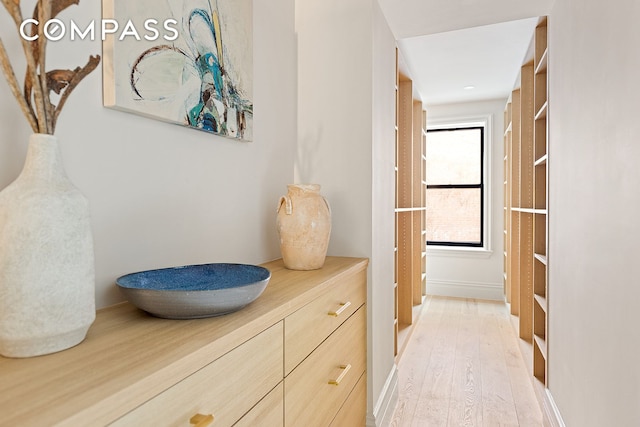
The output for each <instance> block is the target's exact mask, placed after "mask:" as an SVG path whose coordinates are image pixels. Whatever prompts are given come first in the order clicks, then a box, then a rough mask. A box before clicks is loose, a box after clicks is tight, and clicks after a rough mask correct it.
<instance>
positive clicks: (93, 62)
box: [52, 55, 100, 132]
mask: <svg viewBox="0 0 640 427" xmlns="http://www.w3.org/2000/svg"><path fill="white" fill-rule="evenodd" d="M98 64H100V55H96V56H90V57H89V61H88V62H87V64H86V65H85V66H84V67H82V68H80V67H78V68H76V69H75V70H73V77H72V78H71V79H70V80H69V81H68V86H67V88H66V89H65V91H64V93H63V94H62V96H61V97H60V102H58V106H57V107H56V110H55V115H54V117H53V129H52V132H53V131H54V130H55V127H56V123H57V121H58V116H59V115H60V112H61V111H62V108H63V107H64V104H65V103H66V102H67V99H68V98H69V95H71V92H73V90H74V89H75V88H76V86H78V84H79V83H80V82H81V81H82V80H83V79H84V78H85V77H87V76H88V75H89V74H90V73H91V72H92V71H93V70H95V69H96V68H97V67H98Z"/></svg>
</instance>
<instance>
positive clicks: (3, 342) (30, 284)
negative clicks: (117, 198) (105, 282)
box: [0, 134, 95, 357]
mask: <svg viewBox="0 0 640 427" xmlns="http://www.w3.org/2000/svg"><path fill="white" fill-rule="evenodd" d="M94 271H95V270H94V253H93V237H92V233H91V225H90V217H89V206H88V203H87V199H86V198H85V197H84V196H83V195H82V194H81V193H80V192H79V191H78V190H77V189H76V188H75V187H74V186H73V184H72V183H71V182H70V181H69V179H68V178H67V176H66V174H65V171H64V167H63V164H62V161H61V155H60V149H59V147H58V139H57V138H56V137H54V136H51V135H43V134H34V135H32V136H31V138H30V139H29V147H28V151H27V158H26V161H25V164H24V168H23V170H22V172H21V174H20V175H19V176H18V178H17V179H16V180H15V181H14V182H13V183H11V184H10V185H9V186H8V187H7V188H5V189H4V190H2V191H1V192H0V354H1V355H2V356H5V357H31V356H39V355H43V354H48V353H54V352H57V351H60V350H64V349H67V348H69V347H72V346H74V345H76V344H78V343H80V342H81V341H82V340H84V338H85V336H86V334H87V331H88V330H89V327H90V326H91V324H92V323H93V321H94V319H95V272H94Z"/></svg>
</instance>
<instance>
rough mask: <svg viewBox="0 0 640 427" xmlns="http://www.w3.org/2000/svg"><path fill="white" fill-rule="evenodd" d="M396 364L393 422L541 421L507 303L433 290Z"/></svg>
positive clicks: (489, 425)
mask: <svg viewBox="0 0 640 427" xmlns="http://www.w3.org/2000/svg"><path fill="white" fill-rule="evenodd" d="M425 304H427V305H426V306H425V307H424V309H423V312H422V316H421V317H420V318H419V319H418V321H417V322H416V325H415V329H414V331H413V334H412V336H411V338H410V340H409V342H408V343H407V347H406V349H405V350H404V353H403V355H402V357H401V359H400V362H399V364H398V369H399V380H398V381H399V401H398V405H397V406H396V409H395V412H394V416H393V419H392V421H391V426H394V427H405V426H419V427H431V426H434V427H440V426H486V427H494V426H495V427H498V426H526V427H530V426H531V427H533V426H542V425H543V424H542V413H541V411H540V408H539V406H538V403H537V400H536V397H535V394H534V391H533V385H532V384H531V380H530V379H529V373H528V371H527V368H526V367H525V365H524V362H523V359H522V356H521V354H520V350H519V347H518V346H519V344H518V340H517V338H516V336H515V333H514V331H513V327H512V326H511V324H510V318H509V314H508V312H507V308H506V306H505V304H503V303H500V302H493V301H480V300H473V299H457V298H444V297H430V298H429V299H427V301H426V302H425Z"/></svg>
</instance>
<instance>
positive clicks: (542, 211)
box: [511, 208, 547, 215]
mask: <svg viewBox="0 0 640 427" xmlns="http://www.w3.org/2000/svg"><path fill="white" fill-rule="evenodd" d="M511 212H520V213H528V214H538V215H546V214H547V210H546V209H532V208H511Z"/></svg>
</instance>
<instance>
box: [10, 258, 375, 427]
mask: <svg viewBox="0 0 640 427" xmlns="http://www.w3.org/2000/svg"><path fill="white" fill-rule="evenodd" d="M367 264H368V261H367V260H366V259H359V258H340V257H328V258H327V260H326V263H325V266H324V267H323V268H322V269H320V270H315V271H292V270H287V269H285V268H284V266H283V264H282V261H281V260H278V261H273V262H269V263H266V264H263V266H264V267H266V268H268V269H269V270H271V272H272V277H271V281H270V282H269V285H268V286H267V289H266V290H265V292H264V293H263V294H262V295H261V296H260V298H258V299H257V300H256V301H255V302H254V303H252V304H250V305H249V306H247V307H245V308H244V309H242V310H240V311H238V312H236V313H233V314H229V315H226V316H221V317H216V318H209V319H197V320H168V319H159V318H155V317H152V316H149V315H147V314H145V313H144V312H142V311H140V310H138V309H136V308H135V307H133V306H131V305H130V304H128V303H122V304H118V305H115V306H112V307H108V308H106V309H102V310H100V311H98V314H97V318H96V321H95V323H94V324H93V326H92V327H91V329H90V330H89V334H88V335H87V338H86V340H85V341H84V342H83V343H81V344H80V345H78V346H76V347H74V348H72V349H69V350H65V351H63V352H60V353H56V354H51V355H47V356H41V357H36V358H30V359H7V358H2V357H0V425H2V426H4V425H20V426H32V425H65V426H79V425H83V426H101V425H116V426H144V425H157V426H193V425H198V426H199V427H201V426H206V425H210V426H213V427H219V426H232V425H235V426H256V425H260V426H329V425H333V426H347V425H348V426H358V425H364V424H365V413H366V374H365V368H366V308H365V307H366V306H365V302H366V292H367V290H366V280H367V279H366V278H367V272H366V270H367ZM212 418H213V421H211V419H212Z"/></svg>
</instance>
